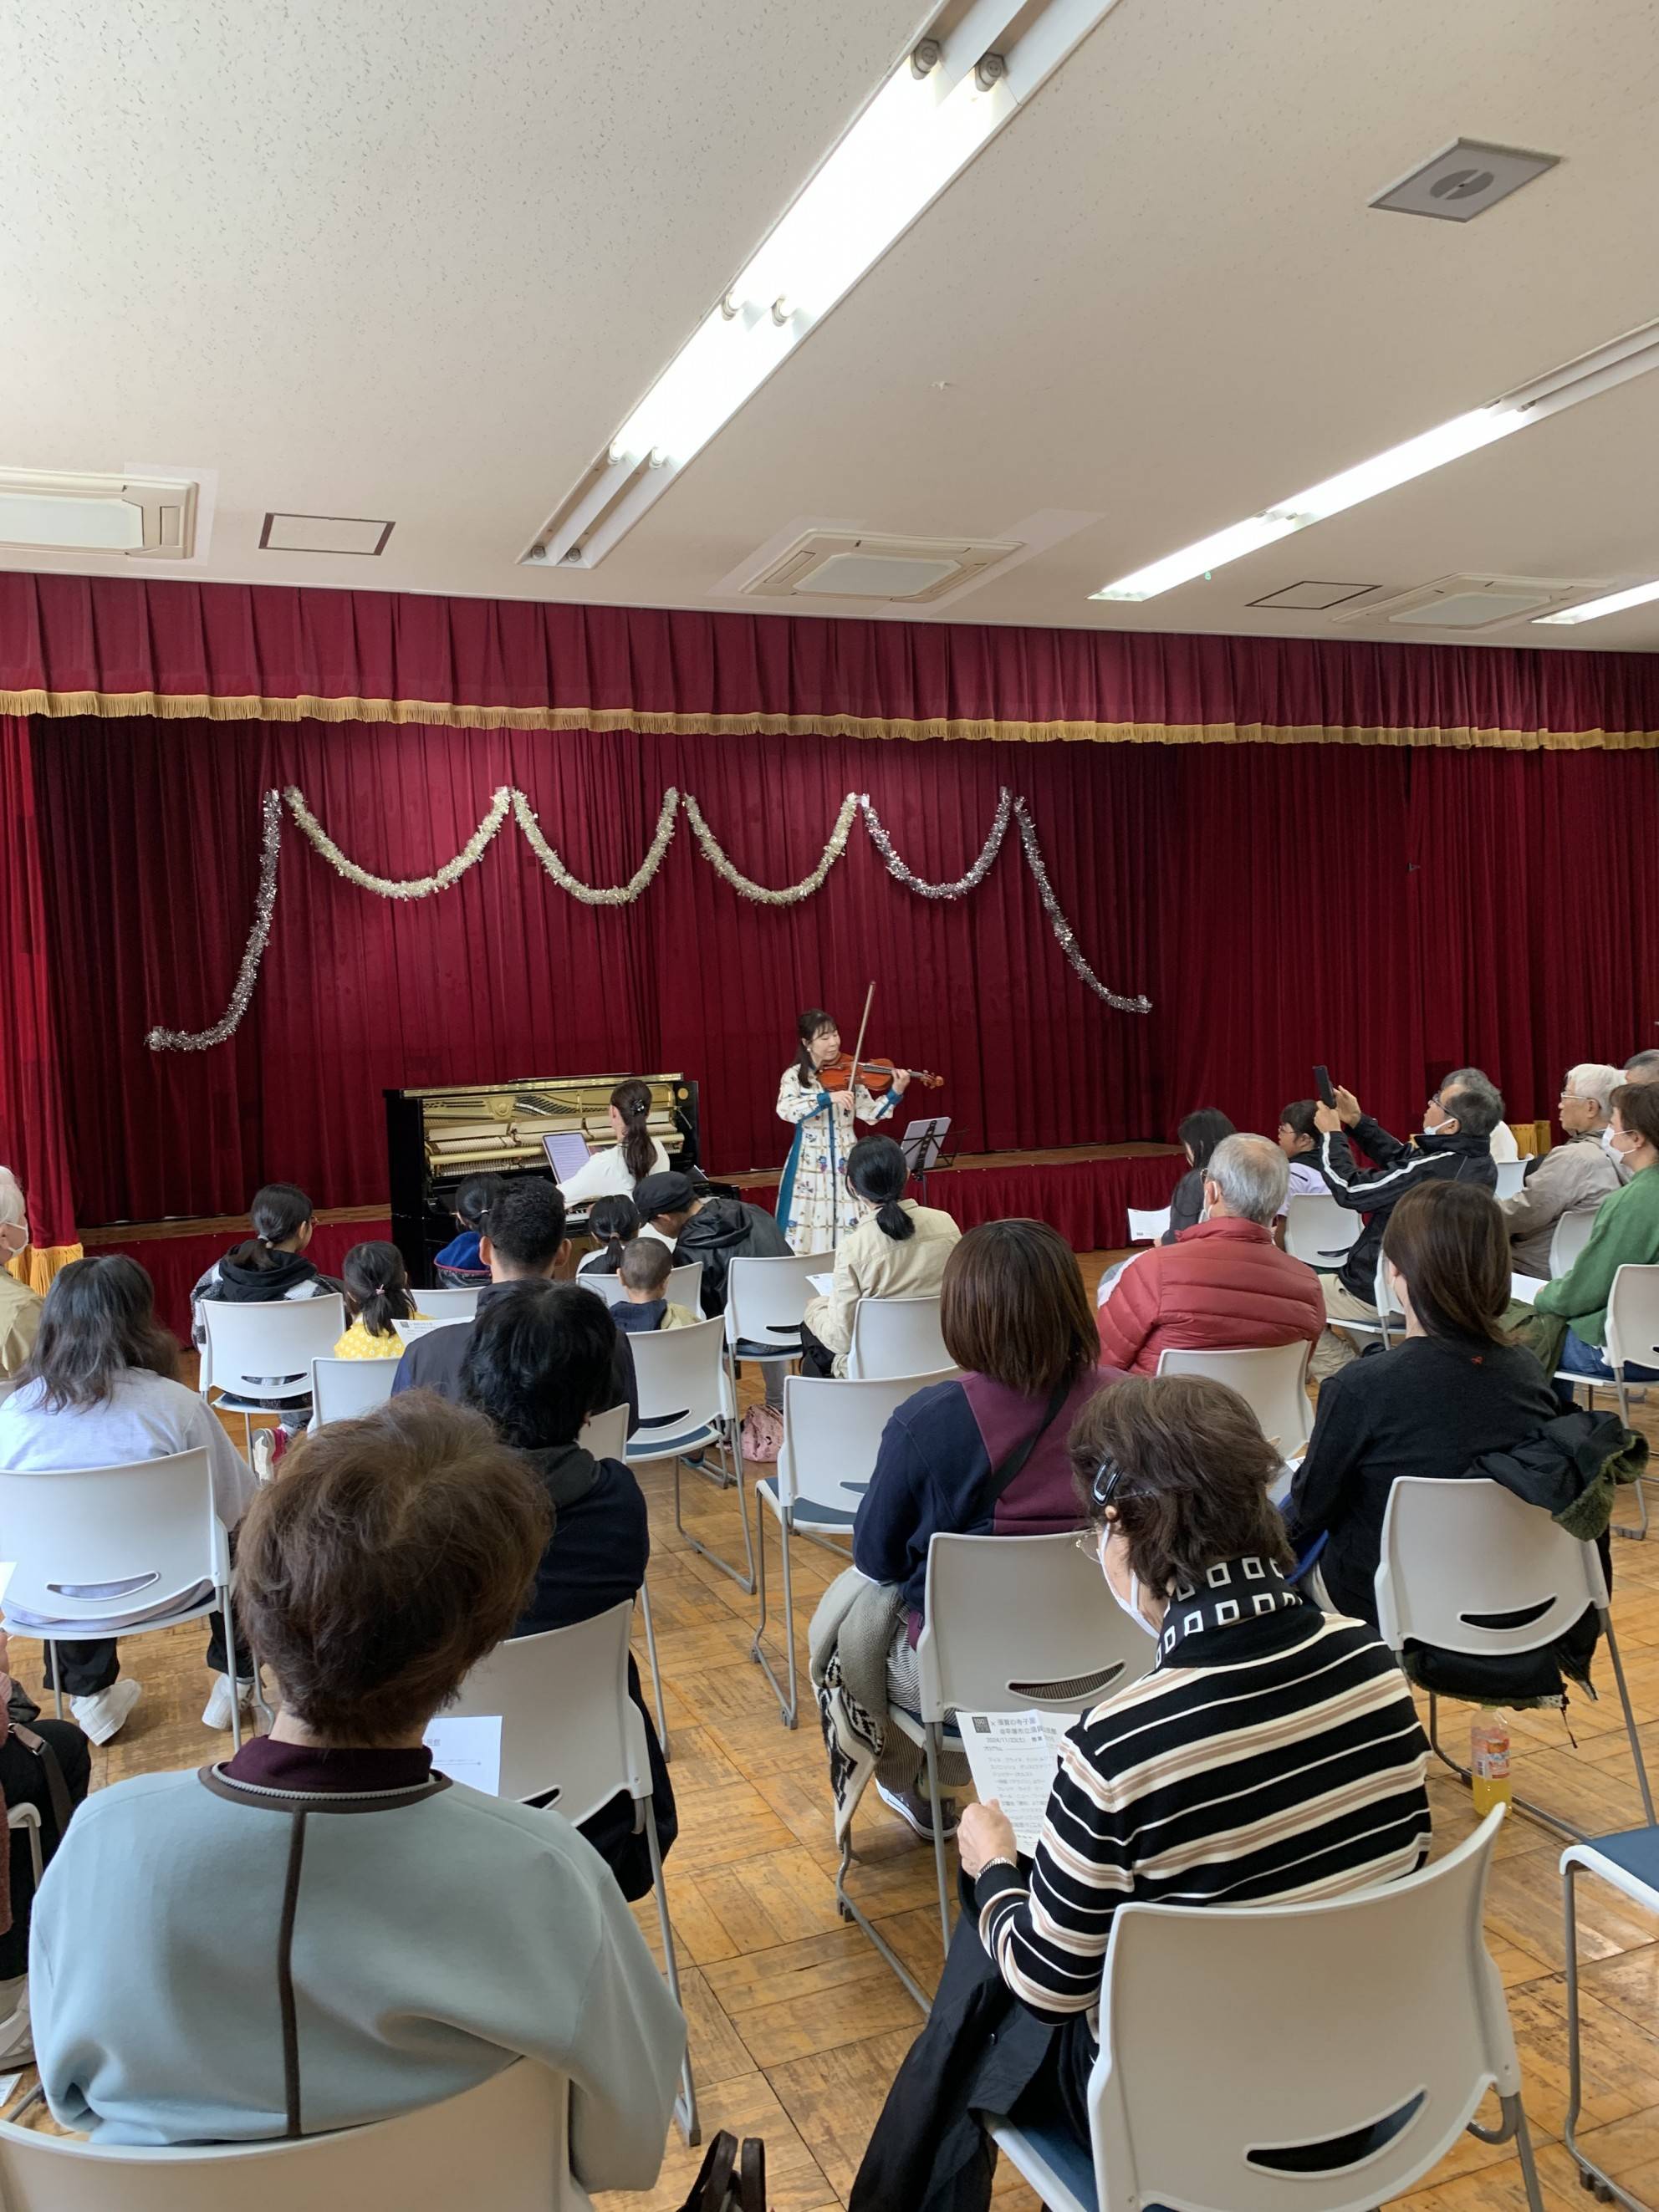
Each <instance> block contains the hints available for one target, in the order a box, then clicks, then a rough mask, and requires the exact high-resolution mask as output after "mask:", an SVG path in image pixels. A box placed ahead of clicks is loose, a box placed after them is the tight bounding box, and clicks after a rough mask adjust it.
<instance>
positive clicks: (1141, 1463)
mask: <svg viewBox="0 0 1659 2212" xmlns="http://www.w3.org/2000/svg"><path fill="white" fill-rule="evenodd" d="M1071 1460H1072V1464H1073V1468H1074V1469H1075V1479H1076V1486H1077V1494H1078V1495H1079V1496H1080V1497H1081V1498H1082V1500H1083V1501H1084V1508H1085V1510H1086V1512H1087V1514H1088V1516H1089V1519H1090V1528H1089V1539H1090V1541H1091V1542H1092V1543H1093V1545H1094V1546H1095V1547H1097V1549H1098V1552H1099V1556H1100V1563H1101V1569H1102V1571H1103V1574H1104V1576H1105V1578H1106V1582H1107V1584H1108V1586H1109V1589H1110V1590H1111V1593H1112V1595H1113V1597H1114V1598H1115V1600H1116V1601H1117V1603H1118V1604H1119V1605H1120V1606H1121V1607H1122V1608H1123V1610H1124V1611H1125V1612H1126V1613H1128V1614H1129V1616H1130V1618H1131V1619H1132V1620H1134V1621H1135V1622H1136V1623H1137V1625H1138V1626H1140V1627H1142V1628H1144V1629H1145V1630H1146V1634H1147V1636H1148V1637H1149V1638H1153V1639H1155V1650H1156V1655H1157V1656H1156V1657H1155V1659H1154V1660H1153V1663H1152V1672H1151V1673H1150V1674H1147V1675H1146V1676H1144V1677H1143V1678H1142V1679H1141V1680H1139V1681H1137V1682H1135V1683H1133V1685H1132V1686H1130V1687H1128V1688H1127V1689H1121V1690H1119V1691H1118V1692H1116V1693H1115V1695H1113V1696H1111V1697H1109V1698H1108V1699H1106V1700H1105V1701H1104V1702H1103V1704H1101V1705H1097V1706H1096V1707H1095V1709H1094V1711H1092V1712H1091V1713H1089V1714H1087V1715H1085V1717H1084V1718H1083V1719H1081V1720H1080V1721H1079V1722H1078V1723H1076V1725H1075V1726H1074V1727H1073V1729H1072V1730H1071V1731H1070V1734H1069V1735H1068V1736H1067V1738H1066V1751H1065V1755H1064V1757H1063V1758H1062V1759H1061V1761H1060V1769H1059V1772H1058V1774H1057V1775H1056V1777H1055V1779H1054V1790H1053V1792H1052V1794H1051V1796H1050V1797H1049V1800H1048V1812H1047V1814H1046V1816H1045V1818H1044V1820H1043V1825H1042V1833H1041V1835H1040V1837H1039V1838H1038V1842H1037V1847H1036V1855H1035V1858H1034V1860H1033V1861H1032V1862H1031V1863H1030V1864H1029V1867H1028V1866H1027V1865H1025V1864H1022V1863H1021V1862H1020V1859H1019V1854H1018V1848H1017V1845H1016V1843H1015V1838H1014V1832H1013V1829H1012V1826H1010V1824H1009V1822H1008V1820H1006V1818H1005V1816H1004V1815H1003V1813H1002V1811H1001V1809H1000V1807H998V1806H997V1805H996V1804H994V1803H992V1804H987V1805H970V1806H969V1807H968V1808H967V1809H966V1810H965V1811H964V1813H963V1816H962V1826H961V1834H960V1838H959V1848H960V1855H961V1866H962V1877H963V1881H962V1887H963V1905H964V1911H963V1917H962V1919H961V1921H960V1922H959V1923H958V1924H957V1930H956V1934H955V1936H954V1938H953V1940H952V1942H951V1951H950V1956H949V1958H948V1960H947V1961H946V1965H945V1974H944V1978H943V1980H942V1981H941V1982H940V1984H939V1994H938V1996H937V1999H936V2000H935V2002H934V2006H933V2012H932V2014H931V2015H930V2017H929V2019H928V2022H927V2027H925V2028H924V2029H923V2031H922V2033H921V2037H920V2038H919V2039H918V2040H917V2041H916V2043H915V2045H913V2046H912V2048H911V2050H910V2052H909V2055H908V2057H907V2058H906V2059H905V2061H904V2063H903V2065H902V2067H901V2068H900V2069H899V2074H898V2077H897V2079H896V2081H895V2082H894V2084H893V2087H892V2089H891V2091H890V2094H889V2097H888V2100H887V2105H886V2107H885V2110H884V2112H883V2115H882V2117H881V2118H880V2120H879V2121H878V2123H877V2125H876V2130H875V2133H874V2135H873V2136H872V2138H871V2142H870V2146H869V2148H868V2149H867V2150H866V2153H865V2156H864V2161H863V2164H862V2165H861V2166H860V2170H859V2173H858V2177H857V2179H856V2180H855V2181H854V2185H853V2190H852V2194H851V2197H850V2198H849V2199H848V2202H849V2204H850V2205H851V2207H852V2212H890V2208H891V2207H895V2206H897V2205H919V2204H922V2203H928V2204H936V2203H937V2204H941V2205H942V2204H944V2203H949V2204H950V2205H951V2208H952V2212H982V2208H983V2207H985V2206H986V2205H988V2203H989V2202H990V2199H991V2184H992V2174H993V2169H994V2154H991V2153H989V2151H988V2149H987V2145H986V2144H985V2142H984V2140H983V2138H982V2137H981V2134H980V2132H979V2128H980V2122H979V2120H978V2118H976V2115H978V2114H981V2113H984V2112H992V2113H1010V2112H1012V2114H1013V2115H1014V2116H1015V2117H1016V2118H1018V2119H1019V2120H1021V2121H1023V2122H1027V2123H1029V2124H1034V2125H1041V2124H1043V2123H1045V2122H1047V2123H1048V2124H1056V2123H1057V2124H1062V2125H1064V2126H1065V2127H1066V2128H1067V2129H1069V2130H1070V2132H1071V2133H1072V2135H1073V2137H1074V2138H1075V2139H1076V2140H1078V2141H1079V2142H1085V2143H1086V2142H1087V2141H1088V2138H1089V2114H1088V2087H1089V2076H1090V2073H1091V2069H1092V2067H1093V2065H1094V2062H1095V2058H1096V2056H1097V2035H1098V2022H1099V2011H1100V1996H1101V1971H1102V1964H1103V1960H1104V1958H1105V1956H1106V1953H1107V1948H1108V1944H1109V1938H1110V1935H1111V1929H1112V1922H1113V1917H1114V1916H1115V1913H1116V1911H1117V1910H1118V1908H1119V1907H1120V1906H1121V1905H1127V1904H1130V1903H1152V1904H1159V1903H1178V1904H1180V1905H1182V1906H1183V1907H1191V1908H1201V1907H1203V1906H1205V1905H1230V1906H1231V1905H1268V1904H1272V1903H1273V1902H1275V1901H1276V1900H1280V1899H1284V1900H1287V1901H1288V1900H1292V1899H1295V1900H1301V1899H1305V1898H1307V1897H1308V1896H1310V1895H1315V1896H1320V1897H1329V1896H1336V1895H1339V1894H1341V1893H1344V1892H1348V1891H1354V1890H1360V1889H1364V1888H1368V1887H1371V1886H1372V1885H1373V1884H1375V1883H1377V1882H1381V1881H1395V1880H1397V1879H1399V1878H1400V1877H1401V1876H1402V1875H1408V1874H1410V1873H1412V1872H1413V1870H1414V1869H1416V1868H1417V1867H1418V1866H1419V1865H1420V1864H1421V1863H1422V1862H1423V1860H1424V1858H1425V1856H1426V1854H1427V1850H1428V1845H1429V1835H1430V1819H1429V1802H1428V1796H1427V1793H1426V1791H1425V1788H1424V1771H1425V1766H1426V1764H1427V1753H1428V1747H1427V1744H1426V1743H1425V1740H1424V1736H1423V1731H1422V1729H1420V1727H1419V1725H1418V1721H1417V1716H1416V1713H1415V1711H1414V1710H1413V1705H1412V1700H1411V1695H1410V1692H1409V1691H1408V1690H1407V1686H1406V1684H1405V1682H1404V1680H1402V1678H1401V1675H1400V1674H1399V1672H1398V1671H1397V1669H1396V1668H1395V1664H1394V1661H1393V1659H1392V1657H1391V1656H1390V1655H1389V1652H1388V1651H1387V1650H1385V1649H1384V1648H1383V1645H1382V1644H1380V1643H1378V1642H1377V1640H1376V1636H1375V1634H1374V1633H1373V1632H1371V1631H1370V1629H1368V1628H1365V1627H1363V1626H1360V1625H1359V1624H1358V1623H1357V1622H1355V1621H1353V1620H1343V1619H1341V1618H1340V1617H1337V1616H1333V1615H1328V1614H1326V1613H1322V1611H1321V1610H1320V1608H1319V1607H1318V1606H1317V1605H1316V1604H1314V1603H1313V1602H1312V1601H1310V1599H1308V1598H1306V1597H1304V1595H1301V1594H1300V1593H1299V1592H1298V1591H1297V1590H1296V1589H1291V1587H1290V1586H1289V1585H1288V1584H1287V1583H1285V1579H1284V1577H1285V1571H1286V1570H1287V1568H1288V1567H1289V1566H1290V1565H1291V1554H1290V1552H1289V1550H1288V1548H1287V1547H1286V1545H1285V1535H1284V1530H1283V1528H1282V1526H1281V1524H1280V1522H1279V1516H1278V1514H1277V1513H1276V1512H1275V1510H1273V1506H1272V1505H1271V1504H1269V1503H1268V1500H1267V1486H1268V1485H1269V1483H1270V1482H1272V1481H1273V1479H1274V1477H1275V1476H1276V1474H1278V1472H1279V1455H1278V1453H1277V1452H1276V1451H1275V1450H1274V1449H1273V1447H1272V1446H1271V1445H1270V1444H1269V1443H1268V1442H1267V1439H1266V1437H1263V1435H1262V1433H1261V1429H1260V1427H1259V1426H1258V1425H1257V1423H1256V1420H1255V1415H1254V1414H1253V1413H1251V1412H1250V1409H1249V1407H1248V1406H1247V1405H1246V1404H1245V1403H1244V1401H1243V1399H1242V1398H1240V1397H1239V1396H1238V1395H1237V1394H1236V1393H1235V1392H1234V1391H1231V1390H1229V1389H1225V1388H1224V1387H1223V1386H1222V1385H1221V1384H1220V1383H1212V1382H1208V1381H1205V1380H1202V1379H1200V1378H1199V1377H1197V1376H1162V1377H1152V1376H1144V1377H1143V1376H1137V1377H1133V1378H1131V1379H1130V1380H1128V1381H1127V1382H1124V1383H1120V1384H1119V1385H1118V1386H1117V1387H1116V1388H1115V1389H1110V1390H1106V1391H1103V1392H1102V1393H1100V1395H1098V1396H1097V1397H1095V1398H1094V1399H1093V1400H1092V1401H1091V1403H1090V1404H1089V1405H1088V1406H1087V1407H1086V1408H1085V1410H1084V1411H1083V1413H1082V1414H1081V1417H1080V1418H1079V1419H1078V1420H1077V1421H1076V1422H1075V1424H1074V1425H1073V1430H1072V1435H1071ZM1075 1510H1076V1508H1075V1506H1074V1507H1073V1511H1074V1512H1075ZM1177 1592H1178V1593H1179V1601H1178V1602H1174V1603H1172V1602H1171V1600H1172V1598H1173V1597H1174V1596H1175V1594H1176V1593H1177ZM1194 1593H1196V1595H1194ZM1183 1994H1184V1995H1185V1996H1188V1997H1190V1996H1191V1995H1192V1993H1191V1992H1190V1991H1188V1992H1184V1993H1182V1992H1177V1991H1174V1990H1171V1991H1170V1992H1169V1993H1168V1996H1169V2002H1170V2003H1171V2004H1175V2003H1177V2002H1179V2001H1180V1999H1181V1997H1182V1995H1183Z"/></svg>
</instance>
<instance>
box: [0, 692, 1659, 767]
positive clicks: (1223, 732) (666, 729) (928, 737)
mask: <svg viewBox="0 0 1659 2212" xmlns="http://www.w3.org/2000/svg"><path fill="white" fill-rule="evenodd" d="M0 714H43V715H47V716H58V717H68V716H80V715H86V716H94V717H98V718H100V719H101V720H120V719H122V718H123V717H124V716H128V715H142V716H148V717H150V718H152V719H154V720H159V721H169V722H171V721H210V722H300V721H313V722H391V723H400V724H410V725H416V726H418V725H422V724H424V725H429V726H432V727H435V728H440V729H459V730H544V731H547V732H559V731H564V730H600V731H613V730H621V731H627V732H632V733H634V734H636V735H640V736H646V737H684V738H700V737H712V738H738V737H768V738H902V739H905V740H908V741H909V742H911V743H913V744H937V743H944V744H987V743H992V742H996V743H1000V744H1109V745H1226V744H1262V745H1395V746H1399V745H1410V746H1415V747H1419V748H1425V749H1428V750H1442V749H1443V750H1454V751H1462V752H1468V751H1488V752H1587V751H1600V752H1638V751H1642V752H1645V751H1653V750H1659V730H1496V729H1490V730H1488V729H1481V730H1476V729H1470V728H1468V727H1465V726H1460V727H1455V728H1448V729H1384V728H1382V727H1381V726H1359V725H1345V726H1337V725H1335V724H1322V723H1307V724H1301V725H1288V726H1270V725H1267V724H1265V723H1260V722H1238V723H1234V722H1092V721H1089V722H1024V721H1016V722H997V721H986V720H975V719H965V718H960V717H955V716H946V715H937V716H931V717H927V718H925V719H922V720H915V719H913V718H911V717H908V716H905V715H891V716H886V715H865V714H759V713H756V714H659V713H656V712H655V711H653V710H652V709H649V708H643V707H473V706H458V705H455V704H454V703H453V702H446V701H442V700H436V699H356V698H343V699H322V698H319V697H317V696H315V695H314V694H313V693H309V692H302V693H301V694H300V695H299V696H297V697H295V698H291V699H267V698H263V697H260V696H258V695H257V694H253V693H246V694H240V695H237V696H232V697H225V698H215V697H210V696H209V695H208V694H207V693H205V692H199V691H191V692H184V691H0Z"/></svg>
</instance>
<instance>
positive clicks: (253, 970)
mask: <svg viewBox="0 0 1659 2212" xmlns="http://www.w3.org/2000/svg"><path fill="white" fill-rule="evenodd" d="M259 811H260V813H261V815H262V816H263V817H264V835H263V837H262V839H261V842H260V846H259V888H258V892H257V894H256V895H255V897H254V902H253V927H252V929H250V930H249V932H248V933H247V943H246V945H245V946H244V948H243V951H242V963H241V965H240V968H238V969H237V970H236V981H235V984H234V987H233V989H232V991H231V994H230V1004H229V1005H228V1006H227V1007H226V1008H225V1011H224V1012H223V1013H222V1014H221V1015H220V1017H219V1018H218V1020H217V1021H216V1022H215V1024H213V1027H212V1028H211V1029H210V1030H161V1029H155V1030H150V1032H149V1035H148V1036H146V1037H145V1039H144V1042H145V1043H146V1044H147V1045H148V1046H149V1048H150V1050H151V1051H152V1052H206V1051H207V1050H208V1048H210V1046H212V1045H216V1044H223V1042H225V1040H226V1038H227V1037H228V1036H234V1034H235V1031H236V1028H237V1025H238V1024H239V1023H240V1021H241V1018H242V1017H243V1015H244V1014H245V1013H246V1012H247V1009H248V1001H249V1000H251V999H252V996H253V987H254V985H255V984H256V983H257V982H258V980H259V963H260V962H261V960H263V959H264V952H265V945H266V941H267V940H268V939H269V938H270V921H271V916H272V915H274V914H275V913H276V861H277V859H278V856H279V855H280V854H281V851H282V846H283V800H282V794H281V793H279V792H275V791H268V792H266V793H265V795H264V799H262V800H261V801H260V803H259Z"/></svg>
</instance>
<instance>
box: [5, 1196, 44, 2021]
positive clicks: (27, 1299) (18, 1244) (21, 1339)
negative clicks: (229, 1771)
mask: <svg viewBox="0 0 1659 2212" xmlns="http://www.w3.org/2000/svg"><path fill="white" fill-rule="evenodd" d="M28 1241H29V1215H28V1207H27V1206H26V1205H25V1204H24V1201H23V1194H22V1191H21V1188H19V1186H18V1182H17V1178H16V1176H15V1175H14V1174H13V1173H12V1171H11V1170H10V1169H9V1168H0V1383H9V1382H11V1381H13V1380H14V1379H15V1376H17V1374H18V1372H19V1371H20V1370H21V1367H22V1365H23V1363H24V1361H25V1360H26V1359H27V1358H28V1356H29V1353H30V1352H31V1351H32V1350H33V1346H34V1332H35V1331H36V1329H37V1328H40V1293H39V1291H32V1290H31V1289H30V1288H29V1286H28V1285H27V1283H20V1282H19V1281H18V1279H17V1278H16V1276H15V1275H14V1274H13V1273H12V1272H11V1269H10V1267H9V1266H8V1265H7V1262H8V1261H11V1260H15V1259H16V1257H17V1255H19V1253H20V1252H24V1251H27V1249H28ZM0 1996H3V1992H0Z"/></svg>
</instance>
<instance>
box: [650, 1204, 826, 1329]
mask: <svg viewBox="0 0 1659 2212" xmlns="http://www.w3.org/2000/svg"><path fill="white" fill-rule="evenodd" d="M634 1203H635V1205H636V1206H638V1207H639V1209H640V1218H641V1221H642V1223H643V1224H644V1231H643V1232H642V1233H647V1234H650V1235H653V1236H655V1237H658V1238H659V1241H660V1242H661V1243H665V1244H668V1245H671V1247H672V1249H673V1253H674V1264H675V1266H676V1267H686V1266H689V1265H690V1262H691V1261H693V1260H695V1261H696V1262H697V1264H698V1266H699V1267H701V1268H702V1310H703V1312H704V1313H705V1314H708V1315H714V1314H721V1313H724V1312H725V1311H726V1280H727V1278H728V1277H729V1275H730V1274H731V1272H732V1261H733V1260H781V1259H785V1258H787V1256H788V1252H789V1240H788V1238H787V1237H786V1236H785V1235H784V1233H783V1231H782V1230H781V1228H780V1227H779V1226H778V1221H777V1217H776V1215H775V1214H771V1213H769V1212H767V1211H766V1208H765V1207H764V1206H750V1205H749V1204H748V1203H747V1201H746V1200H743V1199H740V1198H714V1197H708V1198H700V1197H699V1196H698V1195H697V1192H696V1187H695V1186H694V1184H693V1183H692V1182H691V1179H690V1176H683V1175H653V1176H647V1178H646V1180H645V1181H644V1182H642V1183H641V1185H640V1187H639V1188H638V1189H637V1190H636V1191H635V1193H634Z"/></svg>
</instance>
